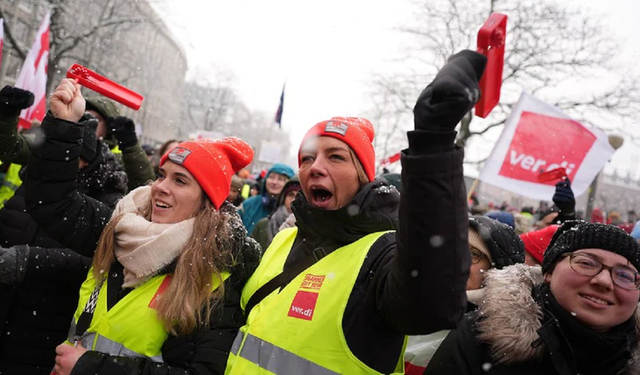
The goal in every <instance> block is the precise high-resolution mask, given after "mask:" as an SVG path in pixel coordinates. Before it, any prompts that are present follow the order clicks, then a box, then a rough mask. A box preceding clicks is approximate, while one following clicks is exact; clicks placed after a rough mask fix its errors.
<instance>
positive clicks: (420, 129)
mask: <svg viewBox="0 0 640 375" xmlns="http://www.w3.org/2000/svg"><path fill="white" fill-rule="evenodd" d="M485 64H486V59H485V58H484V57H483V56H482V55H479V54H477V53H475V52H472V51H462V52H460V53H458V54H456V55H453V56H452V57H451V58H449V60H448V62H447V64H446V65H445V66H444V67H443V68H442V69H441V70H440V72H439V73H438V74H437V76H436V77H435V79H434V80H433V82H432V83H431V84H430V85H429V86H427V88H426V89H425V90H424V91H423V92H422V93H421V94H420V97H419V98H418V101H417V103H416V106H415V108H414V122H415V130H413V131H410V132H409V133H408V139H409V147H408V148H407V149H406V150H404V151H403V152H402V159H401V161H402V189H403V191H402V194H401V201H400V213H399V215H400V227H399V229H398V231H397V234H396V241H397V242H396V243H397V249H396V251H395V252H390V253H392V255H391V256H389V257H388V258H387V260H388V262H389V263H388V265H387V269H388V271H389V273H388V274H387V275H386V280H385V284H384V289H383V293H384V294H383V295H382V298H381V299H380V301H379V306H381V307H382V309H383V314H384V316H385V318H386V320H387V321H388V322H390V324H391V325H392V326H393V327H394V328H395V329H397V330H399V331H400V332H403V333H405V334H427V333H431V332H434V331H437V330H441V329H445V328H453V327H455V326H456V324H457V322H458V321H459V319H460V318H461V317H462V315H463V314H464V312H465V307H466V294H465V291H466V283H467V279H468V275H469V266H470V254H469V248H468V240H467V232H468V218H467V217H468V216H467V203H466V189H465V185H464V179H463V174H462V162H463V158H464V152H463V150H462V149H460V148H459V147H457V146H455V145H454V142H455V136H456V132H455V131H454V129H455V126H456V125H457V124H458V122H459V121H460V120H461V119H462V117H463V116H464V115H465V114H466V113H467V112H469V111H470V110H471V109H472V108H473V105H474V104H475V103H476V102H477V100H478V99H479V89H478V81H479V80H480V77H481V75H482V72H483V70H484V66H485Z"/></svg>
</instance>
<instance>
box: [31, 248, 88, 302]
mask: <svg viewBox="0 0 640 375" xmlns="http://www.w3.org/2000/svg"><path fill="white" fill-rule="evenodd" d="M25 246H26V245H25ZM89 267H91V258H89V257H86V256H82V255H80V254H78V253H76V252H73V251H71V250H69V249H48V248H43V247H38V246H30V247H29V261H28V263H27V272H26V274H25V279H24V281H23V282H24V283H33V284H38V285H39V284H43V283H45V282H54V283H57V284H62V283H65V284H68V285H73V287H72V288H71V289H72V293H73V294H78V290H79V289H80V285H81V284H82V282H84V280H85V279H86V278H87V272H89ZM74 307H75V306H74Z"/></svg>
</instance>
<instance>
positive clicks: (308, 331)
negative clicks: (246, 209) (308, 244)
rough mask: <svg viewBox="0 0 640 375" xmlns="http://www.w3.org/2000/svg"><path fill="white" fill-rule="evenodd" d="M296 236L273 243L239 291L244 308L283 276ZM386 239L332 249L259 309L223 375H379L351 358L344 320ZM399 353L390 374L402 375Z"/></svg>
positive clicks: (286, 234)
mask: <svg viewBox="0 0 640 375" xmlns="http://www.w3.org/2000/svg"><path fill="white" fill-rule="evenodd" d="M296 233H297V228H290V229H285V230H282V231H280V232H279V233H278V234H277V235H276V237H275V238H274V239H273V242H272V243H271V246H269V248H268V249H267V251H266V253H265V254H264V257H263V258H262V261H261V262H260V265H259V266H258V269H257V270H256V271H255V273H254V274H253V275H252V276H251V278H249V280H248V281H247V284H246V285H245V287H244V289H243V291H242V301H241V303H242V306H243V308H244V307H245V306H246V304H247V302H248V301H249V299H250V298H251V296H252V295H253V294H254V293H255V292H256V291H257V290H258V289H259V288H260V287H261V286H262V285H264V284H265V283H267V282H268V281H269V280H271V279H272V278H273V277H275V276H276V275H278V274H280V273H281V272H282V269H283V267H284V263H285V261H286V259H287V256H288V255H289V252H290V251H291V247H292V246H293V242H294V240H295V237H296ZM385 233H387V232H376V233H372V234H369V235H367V236H365V237H363V238H361V239H360V240H358V241H356V242H354V243H352V244H349V245H347V246H344V247H341V248H339V249H336V250H335V251H333V252H332V253H330V254H329V255H327V256H325V257H324V258H322V259H320V260H319V261H318V262H316V263H315V264H314V265H312V266H311V267H309V268H308V269H306V270H305V271H303V272H302V273H300V274H299V275H298V276H296V277H295V278H294V279H293V280H292V281H291V282H290V283H289V284H288V285H287V286H286V287H284V288H283V289H282V290H275V291H273V292H272V293H271V294H270V295H268V296H267V297H265V298H264V299H263V300H262V301H261V302H260V303H258V304H257V305H256V306H255V307H254V308H253V309H252V310H251V312H250V313H249V316H248V318H247V323H246V325H244V326H243V327H242V328H241V329H240V332H239V333H238V336H237V337H236V340H235V342H234V344H233V346H232V348H231V353H230V354H229V360H228V363H227V369H226V374H280V375H284V374H305V375H307V374H313V375H321V374H322V375H324V374H327V375H328V374H379V372H377V371H375V370H374V369H372V368H370V367H369V366H367V365H366V364H364V363H363V362H362V361H360V359H358V358H357V357H356V356H355V355H354V354H353V353H352V352H351V350H350V349H349V346H348V345H347V341H346V339H345V336H344V332H343V330H342V319H343V316H344V312H345V308H346V306H347V302H348V300H349V296H350V295H351V291H352V289H353V287H354V285H355V282H356V279H357V277H358V273H359V272H360V269H361V267H362V264H363V263H364V260H365V258H366V256H367V254H368V253H369V249H370V248H371V246H372V245H373V243H374V242H376V240H377V239H378V238H380V236H382V235H383V234H385ZM405 342H406V338H405ZM397 349H401V350H400V352H399V353H400V355H399V358H398V362H397V365H396V369H395V372H394V373H396V374H402V373H403V372H404V356H403V353H404V347H403V348H397Z"/></svg>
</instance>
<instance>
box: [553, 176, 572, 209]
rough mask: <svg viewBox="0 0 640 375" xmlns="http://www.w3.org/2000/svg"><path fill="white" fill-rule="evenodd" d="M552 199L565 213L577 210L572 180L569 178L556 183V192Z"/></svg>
mask: <svg viewBox="0 0 640 375" xmlns="http://www.w3.org/2000/svg"><path fill="white" fill-rule="evenodd" d="M552 200H553V203H555V205H556V206H558V209H560V211H561V212H562V214H563V215H567V214H569V215H570V214H573V213H574V212H575V209H576V198H575V196H574V195H573V190H571V181H569V179H568V178H567V179H565V180H562V181H560V182H558V183H557V184H556V193H555V194H553V198H552Z"/></svg>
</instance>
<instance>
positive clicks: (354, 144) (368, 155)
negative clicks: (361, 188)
mask: <svg viewBox="0 0 640 375" xmlns="http://www.w3.org/2000/svg"><path fill="white" fill-rule="evenodd" d="M314 137H332V138H335V139H338V140H341V141H342V142H344V143H346V144H347V145H349V147H351V149H352V150H353V152H355V154H356V156H357V157H358V160H359V161H360V164H362V167H363V168H364V172H365V173H366V174H367V178H368V179H369V181H373V180H374V179H375V175H376V173H375V163H376V154H375V151H374V150H373V143H372V142H373V137H374V131H373V125H371V122H370V121H369V120H367V119H365V118H362V117H333V118H331V119H330V120H326V121H322V122H319V123H317V124H315V125H314V126H313V127H312V128H311V129H309V131H308V132H307V134H305V136H304V138H303V139H302V142H301V143H300V150H301V149H302V146H303V145H304V144H305V142H307V141H308V140H309V139H311V138H314ZM300 150H298V166H300Z"/></svg>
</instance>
